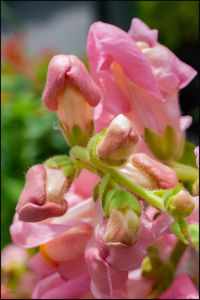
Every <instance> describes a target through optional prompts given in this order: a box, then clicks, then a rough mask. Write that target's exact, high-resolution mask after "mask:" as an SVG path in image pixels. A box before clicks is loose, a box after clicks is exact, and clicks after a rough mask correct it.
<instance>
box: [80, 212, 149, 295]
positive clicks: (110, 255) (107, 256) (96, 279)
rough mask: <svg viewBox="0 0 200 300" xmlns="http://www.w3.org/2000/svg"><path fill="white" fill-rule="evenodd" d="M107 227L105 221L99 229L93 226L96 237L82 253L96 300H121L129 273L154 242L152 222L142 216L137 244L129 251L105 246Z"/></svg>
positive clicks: (144, 215)
mask: <svg viewBox="0 0 200 300" xmlns="http://www.w3.org/2000/svg"><path fill="white" fill-rule="evenodd" d="M101 222H102V221H101ZM106 226H107V221H104V222H103V223H102V224H101V226H100V227H99V226H97V227H96V229H97V230H95V232H96V238H95V239H93V241H90V243H89V245H88V246H87V248H86V252H85V256H86V262H87V266H88V270H89V273H90V276H91V279H92V280H91V290H92V292H93V294H94V296H95V297H97V298H103V299H104V298H108V299H118V298H124V297H125V295H126V288H127V287H126V282H127V279H128V277H127V276H128V271H129V270H133V269H136V268H138V267H139V266H140V264H141V262H142V260H143V258H144V256H145V255H146V249H147V248H148V246H150V245H151V244H152V243H153V241H154V237H153V231H152V222H151V220H150V218H149V217H148V216H147V215H146V214H145V213H143V214H142V216H141V226H140V229H139V232H138V239H137V242H136V243H135V244H134V245H133V246H132V247H129V248H113V247H109V246H107V245H105V244H104V235H105V230H106Z"/></svg>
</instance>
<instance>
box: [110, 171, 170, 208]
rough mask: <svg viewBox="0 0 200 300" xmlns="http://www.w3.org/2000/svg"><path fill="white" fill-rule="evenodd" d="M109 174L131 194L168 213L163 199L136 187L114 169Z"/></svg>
mask: <svg viewBox="0 0 200 300" xmlns="http://www.w3.org/2000/svg"><path fill="white" fill-rule="evenodd" d="M108 173H109V174H110V175H111V176H112V177H113V178H114V179H115V181H117V182H118V183H120V184H122V185H123V186H124V187H126V188H128V189H129V190H130V191H131V192H133V193H135V194H137V195H138V196H140V197H142V198H144V199H145V200H147V201H148V202H149V203H150V204H151V205H152V206H153V207H155V208H156V209H158V210H161V211H163V212H165V211H166V210H165V208H164V205H163V201H162V198H160V197H158V196H156V195H154V194H153V193H151V192H149V191H147V190H145V189H143V188H142V187H140V186H138V185H136V184H135V183H133V182H132V181H130V180H128V179H127V178H125V177H124V176H123V175H122V174H120V172H118V171H117V170H115V169H113V168H109V170H108Z"/></svg>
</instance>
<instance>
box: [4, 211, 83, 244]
mask: <svg viewBox="0 0 200 300" xmlns="http://www.w3.org/2000/svg"><path fill="white" fill-rule="evenodd" d="M82 224H84V222H82V221H78V220H74V221H69V222H68V223H67V224H65V225H61V224H51V223H43V222H38V223H32V222H29V223H27V222H23V221H20V220H19V216H18V214H15V216H14V220H13V223H12V225H11V226H10V234H11V237H12V239H13V241H14V242H15V243H16V244H17V245H19V246H22V247H24V248H32V247H37V246H39V245H41V244H44V243H47V242H49V241H51V240H52V239H54V238H55V237H56V236H58V235H60V234H62V233H63V232H65V231H67V230H69V229H70V228H73V227H76V226H77V225H82Z"/></svg>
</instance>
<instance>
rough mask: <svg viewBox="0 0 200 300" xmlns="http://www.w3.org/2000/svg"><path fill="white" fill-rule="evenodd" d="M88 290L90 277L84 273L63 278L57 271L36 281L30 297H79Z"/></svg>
mask: <svg viewBox="0 0 200 300" xmlns="http://www.w3.org/2000/svg"><path fill="white" fill-rule="evenodd" d="M89 291H90V277H89V274H88V273H84V274H82V275H80V276H78V277H74V278H72V279H70V280H67V281H66V280H64V279H62V278H61V277H60V275H59V274H58V273H54V274H53V275H51V276H49V277H46V278H44V279H42V280H40V281H39V282H38V284H37V285H36V287H35V290H34V292H33V294H32V299H81V297H82V296H84V295H86V294H87V293H89Z"/></svg>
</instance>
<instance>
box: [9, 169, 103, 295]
mask: <svg viewBox="0 0 200 300" xmlns="http://www.w3.org/2000/svg"><path fill="white" fill-rule="evenodd" d="M88 180H89V181H88ZM97 180H98V177H97V176H95V175H92V174H90V173H89V172H88V171H86V170H84V171H83V172H82V173H81V174H80V177H79V178H78V179H77V180H75V181H74V183H73V184H72V186H71V188H70V190H69V192H68V193H66V194H65V196H66V198H67V201H68V206H69V209H68V211H67V212H66V213H65V214H64V215H63V216H60V217H51V218H48V219H45V220H43V221H40V222H24V221H21V220H19V216H18V214H17V213H16V215H15V218H14V221H13V224H12V225H11V227H10V232H11V236H12V239H13V241H14V242H15V243H16V244H18V245H20V246H22V247H25V248H32V247H36V246H40V250H39V252H38V253H37V254H36V255H35V256H33V257H32V258H31V260H30V261H29V263H28V265H29V267H30V268H31V270H32V271H33V272H34V273H36V274H37V275H38V276H40V280H39V281H38V283H37V285H36V287H35V290H34V292H33V298H36V299H38V298H39V299H42V298H46V297H47V298H52V299H53V298H55V295H56V294H55V293H57V297H61V298H62V297H64V298H74V297H84V296H86V297H87V294H89V293H90V289H89V286H90V277H89V274H88V271H87V268H86V264H85V259H84V251H85V247H86V245H87V243H88V241H89V240H90V239H91V237H92V235H93V213H94V202H93V200H92V198H91V197H90V198H88V199H86V197H87V196H91V192H92V188H93V186H94V185H95V184H96V183H97ZM81 182H82V185H80V183H81ZM86 182H87V184H88V190H87V191H86V189H85V184H86ZM65 196H64V197H65ZM43 278H44V279H43ZM52 282H54V284H52ZM77 284H78V285H79V284H81V285H82V289H78V290H77V288H76V286H77ZM58 291H59V293H58ZM59 295H60V296H59ZM61 295H63V296H61Z"/></svg>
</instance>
